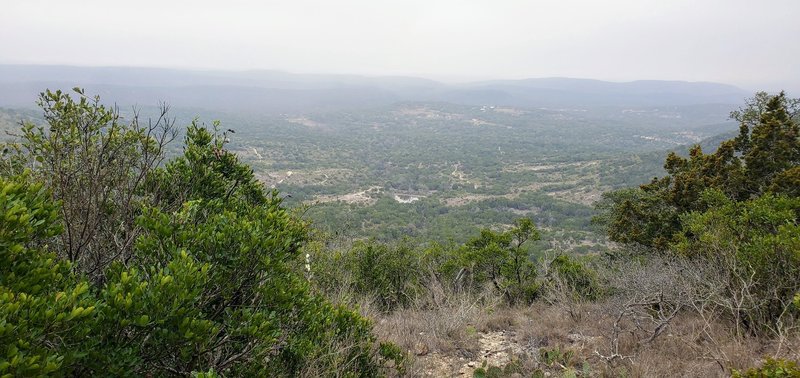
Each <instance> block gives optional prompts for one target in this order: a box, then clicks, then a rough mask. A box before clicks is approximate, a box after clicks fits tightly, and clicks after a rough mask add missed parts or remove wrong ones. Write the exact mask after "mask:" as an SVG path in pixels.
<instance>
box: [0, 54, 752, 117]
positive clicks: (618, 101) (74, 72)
mask: <svg viewBox="0 0 800 378" xmlns="http://www.w3.org/2000/svg"><path fill="white" fill-rule="evenodd" d="M75 86H79V87H83V88H86V90H87V93H93V94H94V93H96V94H99V95H101V96H102V97H103V98H107V99H110V100H113V101H116V102H117V103H118V104H121V105H134V104H138V105H155V104H156V103H157V102H158V101H165V102H167V103H169V104H171V105H173V106H180V107H194V108H205V109H214V110H224V111H249V112H268V113H275V112H281V113H282V112H296V111H302V110H320V109H322V110H324V109H346V108H364V107H372V106H380V105H387V104H391V103H395V102H399V101H436V102H451V103H457V104H467V105H503V106H517V107H526V108H535V107H551V106H573V107H577V106H671V105H695V104H711V103H715V104H740V103H741V102H742V100H743V99H744V98H746V97H748V96H750V95H751V93H749V92H747V91H744V90H742V89H740V88H737V87H734V86H731V85H727V84H719V83H708V82H683V81H658V80H642V81H632V82H607V81H600V80H592V79H572V78H540V79H523V80H493V81H481V82H472V83H464V84H445V83H440V82H437V81H434V80H428V79H422V78H414V77H391V76H390V77H380V76H379V77H368V76H357V75H318V74H293V73H287V72H282V71H267V70H263V71H192V70H177V69H165V68H140V67H75V66H44V65H0V106H6V107H29V106H32V105H33V102H34V100H35V98H36V95H37V94H38V93H39V92H41V91H43V90H44V89H45V88H50V89H70V88H72V87H75Z"/></svg>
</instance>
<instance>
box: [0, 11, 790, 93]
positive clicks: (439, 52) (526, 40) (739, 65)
mask: <svg viewBox="0 0 800 378" xmlns="http://www.w3.org/2000/svg"><path fill="white" fill-rule="evenodd" d="M799 17H800V1H798V0H652V1H651V0H585V1H578V0H552V1H551V0H547V1H536V0H519V1H517V0H491V1H490V0H486V1H477V0H476V1H470V0H441V1H440V0H403V1H400V0H396V1H389V0H339V1H329V0H318V1H308V0H282V1H269V0H267V1H237V0H213V1H209V0H159V1H152V0H125V1H116V0H72V1H67V0H51V1H44V0H3V1H2V3H0V63H39V64H71V65H89V66H154V67H173V68H200V69H209V68H211V69H236V70H239V69H279V70H285V71H290V72H300V73H311V72H313V73H355V74H366V75H410V76H422V77H429V78H434V79H439V80H445V81H465V80H474V79H489V78H492V79H499V78H527V77H551V76H565V77H580V78H595V79H603V80H613V81H626V80H636V79H674V80H689V81H718V82H725V83H730V84H735V85H738V86H741V87H743V88H746V89H768V90H774V89H780V88H781V87H784V88H788V89H791V90H792V91H793V92H794V91H797V90H798V89H800V43H798V37H800V20H798V18H799Z"/></svg>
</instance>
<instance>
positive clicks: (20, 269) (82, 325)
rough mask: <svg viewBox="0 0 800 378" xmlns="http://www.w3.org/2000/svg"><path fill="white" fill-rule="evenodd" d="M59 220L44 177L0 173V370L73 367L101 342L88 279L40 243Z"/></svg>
mask: <svg viewBox="0 0 800 378" xmlns="http://www.w3.org/2000/svg"><path fill="white" fill-rule="evenodd" d="M57 221H58V207H57V206H56V205H54V204H53V202H52V201H51V200H50V194H49V193H48V192H47V191H46V190H44V189H43V185H42V184H39V183H33V184H31V183H28V182H26V180H25V178H12V179H10V180H8V179H5V178H0V376H33V375H49V374H55V373H56V372H58V371H60V372H69V371H75V369H74V366H73V365H74V364H75V363H76V362H78V361H80V360H81V359H82V358H84V357H85V356H86V355H87V353H88V352H89V351H90V350H91V348H92V347H93V346H94V344H95V342H96V340H93V339H92V338H90V337H87V336H89V335H90V334H91V333H92V332H93V331H94V330H95V329H97V328H96V324H97V323H96V321H97V319H96V316H97V312H98V311H97V310H98V306H100V304H98V303H97V301H96V300H94V299H93V298H92V295H91V293H90V288H89V285H88V283H86V282H85V281H82V280H79V279H76V278H75V277H74V276H73V275H72V273H71V269H70V264H69V263H67V262H64V261H62V260H60V259H58V258H57V257H56V256H55V254H53V253H52V252H49V251H48V247H47V246H44V245H41V244H40V243H39V242H40V241H41V240H46V239H49V238H51V237H52V236H55V235H57V234H58V233H59V232H60V227H59V225H58V223H57Z"/></svg>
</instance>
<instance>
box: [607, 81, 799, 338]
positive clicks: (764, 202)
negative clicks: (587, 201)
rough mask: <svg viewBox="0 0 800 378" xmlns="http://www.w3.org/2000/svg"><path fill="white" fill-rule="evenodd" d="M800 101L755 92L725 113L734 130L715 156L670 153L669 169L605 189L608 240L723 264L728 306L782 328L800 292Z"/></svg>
mask: <svg viewBox="0 0 800 378" xmlns="http://www.w3.org/2000/svg"><path fill="white" fill-rule="evenodd" d="M798 109H800V101H798V100H796V99H788V98H786V96H785V95H784V93H780V94H778V95H774V96H770V95H767V94H765V93H758V94H757V95H756V97H755V98H754V99H752V100H750V101H749V102H748V106H747V107H746V108H743V109H740V110H739V111H735V112H733V113H732V114H731V116H732V117H733V118H735V119H736V120H738V121H739V122H740V130H739V135H738V136H737V137H736V138H734V139H731V140H728V141H725V142H722V144H721V145H720V146H719V148H718V149H717V150H716V151H715V152H714V153H712V154H705V153H703V151H702V150H701V148H700V147H699V146H695V147H693V148H692V149H691V150H690V151H689V156H688V157H687V158H684V157H680V156H678V155H677V154H674V153H671V154H670V155H669V156H668V157H667V159H666V162H665V165H664V167H665V169H666V170H667V172H668V173H669V176H667V177H664V178H661V179H654V180H653V181H652V182H651V183H650V184H647V185H643V186H641V187H640V188H638V189H629V190H625V191H619V192H615V193H611V194H608V195H607V196H605V201H604V202H603V203H602V204H601V205H600V206H599V208H600V210H601V211H602V212H603V214H602V215H601V216H600V217H598V218H597V220H598V221H600V222H601V223H603V224H604V225H605V226H606V228H607V231H608V235H609V237H610V239H611V240H614V241H617V242H622V243H626V244H629V245H631V244H634V245H643V246H645V247H649V248H650V250H651V251H652V250H655V251H658V252H659V253H678V254H681V255H684V256H688V257H690V258H694V259H701V260H705V261H706V262H709V263H711V265H712V266H714V267H715V268H717V269H719V270H720V272H721V273H722V274H721V275H722V276H726V278H725V279H724V282H720V283H719V285H720V286H721V287H722V290H723V293H722V294H723V299H722V301H723V302H725V303H727V305H725V306H722V307H725V311H727V312H728V313H729V315H730V316H731V318H732V319H733V321H734V322H735V323H736V325H737V328H736V329H737V331H738V330H740V329H741V328H744V329H745V330H748V331H749V332H752V333H764V332H780V330H779V328H780V327H783V324H785V321H788V320H789V319H788V318H796V316H797V311H796V309H794V308H793V307H792V306H791V303H792V300H793V298H794V296H795V295H796V294H797V293H798V292H800V281H798V279H797V277H800V254H798V251H800V244H798V243H799V242H798V240H800V228H799V227H798V216H799V215H800V202H799V201H800V198H799V197H798V194H800V192H798V189H797V188H798V185H797V184H798V183H800V175H798V172H800V127H799V126H798V115H800V113H799V112H798Z"/></svg>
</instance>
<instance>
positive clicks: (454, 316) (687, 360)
mask: <svg viewBox="0 0 800 378" xmlns="http://www.w3.org/2000/svg"><path fill="white" fill-rule="evenodd" d="M688 269H692V272H694V273H693V274H684V272H686V271H687V270H688ZM710 274H711V273H710V272H709V268H708V267H699V266H697V265H692V266H689V265H687V263H685V262H673V261H665V260H661V259H654V260H653V261H651V262H649V263H648V264H647V265H645V266H633V265H632V264H631V263H626V264H621V265H618V266H614V268H613V269H611V268H608V269H604V272H603V280H605V281H606V282H608V284H609V285H610V287H612V288H613V290H614V291H615V294H613V295H610V296H608V297H606V298H604V299H602V300H598V301H594V302H592V301H585V300H580V299H577V298H575V297H574V295H572V294H571V293H570V292H569V291H568V289H566V288H565V287H559V284H558V282H556V283H555V284H554V285H553V286H552V289H551V290H550V291H548V294H547V295H546V296H545V297H543V298H542V300H540V301H537V302H536V303H534V304H532V305H525V306H508V305H507V304H504V303H502V302H501V301H498V300H497V297H496V294H495V295H493V294H492V293H491V291H490V290H488V289H487V291H485V292H480V293H454V292H448V291H447V290H443V289H442V288H441V287H437V286H436V285H435V284H434V285H433V287H431V292H433V293H436V294H435V295H433V297H435V298H437V299H436V300H433V299H431V298H429V297H420V298H418V299H417V301H416V302H415V303H414V305H412V306H409V307H408V308H402V309H398V310H396V311H394V312H391V313H388V314H387V313H381V312H380V311H377V310H376V309H375V308H374V306H371V305H370V302H369V301H361V302H360V307H361V309H362V313H363V314H364V315H366V316H368V317H370V318H372V319H373V320H374V323H375V329H376V333H377V335H378V337H379V338H380V339H381V340H384V341H391V342H394V343H396V344H397V345H398V346H400V347H401V349H402V350H404V351H406V352H407V353H408V356H409V367H408V368H407V371H406V374H407V375H408V376H434V377H457V376H473V374H476V373H475V371H476V370H478V369H482V370H483V371H486V370H490V373H491V372H492V371H493V372H494V374H499V375H495V376H511V377H519V376H525V377H527V376H553V377H561V376H564V377H576V376H577V377H584V376H589V377H617V376H628V377H675V376H681V377H724V376H731V374H732V373H733V372H734V370H739V371H742V370H746V369H748V368H751V367H753V366H758V365H760V364H761V363H763V361H764V359H765V358H766V357H773V358H783V359H787V360H798V359H800V337H798V334H797V333H796V332H793V331H792V332H784V333H783V334H781V335H772V336H754V335H746V334H739V335H737V330H736V326H735V325H734V322H732V321H731V320H730V319H727V318H726V317H725V316H724V314H723V313H722V312H719V311H715V310H713V308H714V306H715V305H714V304H713V303H712V302H713V299H712V297H713V291H714V286H715V285H716V284H718V282H713V281H707V282H705V283H702V284H701V283H700V282H698V281H697V280H698V279H699V278H700V277H706V278H707V277H709V275H710ZM556 281H557V280H556ZM501 372H502V373H501Z"/></svg>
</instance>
